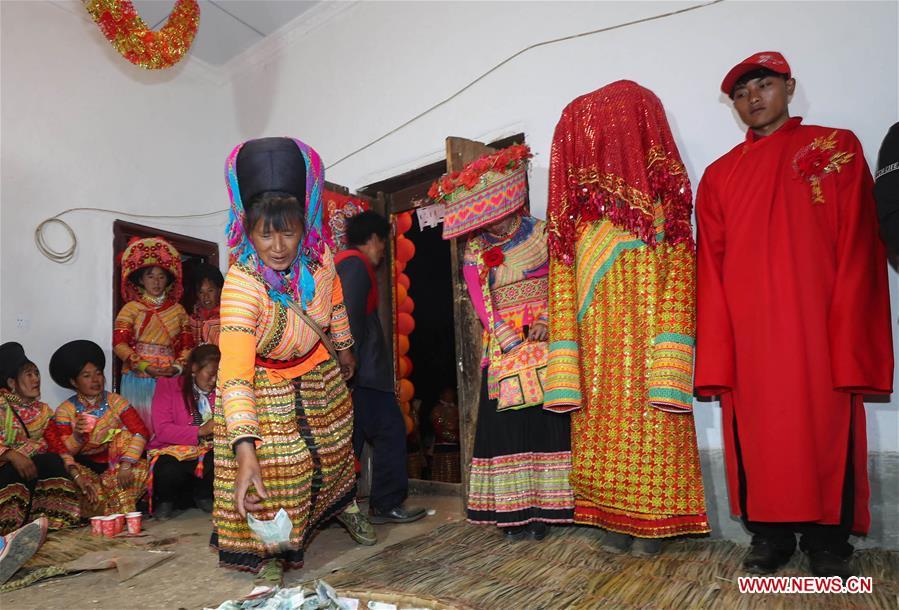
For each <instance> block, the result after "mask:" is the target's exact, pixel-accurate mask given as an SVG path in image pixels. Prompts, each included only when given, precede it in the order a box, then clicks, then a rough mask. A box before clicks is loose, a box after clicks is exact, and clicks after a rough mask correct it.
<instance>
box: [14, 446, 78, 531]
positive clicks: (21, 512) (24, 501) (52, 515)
mask: <svg viewBox="0 0 899 610" xmlns="http://www.w3.org/2000/svg"><path fill="white" fill-rule="evenodd" d="M33 459H34V463H35V466H37V469H38V478H37V479H34V480H32V481H28V482H25V481H23V480H22V479H21V477H20V476H19V475H18V473H17V472H16V471H15V468H13V465H12V464H5V465H4V466H3V467H2V468H0V535H5V534H8V533H10V532H12V531H13V530H15V529H17V528H20V527H22V526H23V525H25V523H27V522H29V521H32V520H34V519H36V518H37V517H40V516H44V517H47V519H48V521H49V522H50V529H62V528H65V527H73V526H76V525H78V523H79V521H80V520H81V509H80V506H79V501H80V492H79V490H78V488H77V487H76V486H75V483H74V482H73V481H72V480H71V479H69V478H68V477H67V476H66V474H65V472H66V470H65V466H64V464H63V462H62V459H61V458H60V457H59V456H58V455H56V454H52V453H43V454H38V455H36V456H34V458H33Z"/></svg>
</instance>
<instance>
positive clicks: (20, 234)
mask: <svg viewBox="0 0 899 610" xmlns="http://www.w3.org/2000/svg"><path fill="white" fill-rule="evenodd" d="M0 11H2V13H0V20H2V23H0V26H2V49H0V51H2V79H3V80H2V98H0V101H2V209H0V219H2V220H0V233H2V274H0V276H2V277H0V284H2V301H0V313H2V317H0V322H2V325H0V337H2V340H3V341H10V340H14V341H20V342H21V343H22V344H23V345H24V346H25V348H26V351H27V354H28V355H29V357H30V358H31V359H33V360H34V361H35V362H36V363H37V364H38V366H39V367H40V369H41V372H42V373H43V374H44V379H43V386H42V388H43V397H44V399H45V400H46V401H47V402H49V403H50V404H51V405H52V406H55V405H56V404H59V402H60V401H61V400H62V399H63V398H65V397H66V396H67V395H68V394H70V392H67V391H65V390H63V389H61V388H59V387H58V386H56V384H54V383H53V381H52V380H51V379H50V376H49V372H48V369H47V363H48V362H49V359H50V356H51V354H52V353H53V350H54V349H56V348H57V347H58V346H59V345H61V344H62V343H63V342H65V341H68V340H70V339H75V338H90V339H93V340H95V341H97V342H98V343H100V345H102V346H103V347H104V348H105V349H106V355H107V362H108V363H110V362H111V358H112V354H111V351H110V348H109V346H110V345H111V340H112V318H113V313H112V302H111V299H112V286H113V284H112V272H113V271H112V270H113V251H112V223H113V221H114V220H115V218H116V216H115V215H110V214H98V213H93V212H91V213H84V212H78V213H75V214H70V215H67V216H65V217H64V220H66V221H67V222H68V223H69V224H70V225H71V226H72V228H73V229H74V230H75V232H76V233H77V236H78V252H77V255H76V257H75V260H74V261H73V262H71V263H68V264H65V265H59V264H56V263H53V262H51V261H50V260H48V259H46V258H44V257H43V256H41V255H40V253H39V252H38V251H37V249H36V248H35V246H34V241H33V234H34V229H35V226H36V225H37V224H38V223H39V222H40V221H41V220H43V219H45V218H47V217H48V216H52V215H53V214H56V213H57V212H60V211H62V210H64V209H66V208H70V207H78V206H91V207H101V208H112V209H117V210H124V211H129V212H136V213H149V214H154V213H155V214H167V213H169V214H184V213H191V212H195V211H206V210H210V209H216V208H221V209H224V208H226V207H227V196H226V194H225V192H224V178H223V174H222V167H223V164H224V154H225V153H224V152H222V151H223V150H224V149H225V148H227V147H228V145H229V144H230V143H231V141H232V140H233V139H234V136H233V135H232V133H231V131H230V129H231V128H230V125H229V122H228V121H226V117H230V108H228V105H227V104H226V103H225V101H223V100H222V99H221V97H220V96H219V95H218V92H219V90H220V87H219V85H218V84H216V82H215V81H214V80H211V79H210V77H209V76H207V75H205V74H203V72H202V70H201V69H199V68H191V67H190V66H184V67H182V68H179V69H176V70H173V71H166V72H159V73H151V72H147V71H144V70H137V69H135V68H133V67H132V66H131V65H130V64H128V63H126V62H125V61H124V60H123V59H122V58H121V57H119V56H118V55H117V54H116V53H115V51H114V50H112V49H111V47H110V46H109V44H108V43H107V42H106V40H105V39H104V38H103V36H102V35H101V34H100V31H99V29H98V28H97V27H96V26H95V25H94V24H93V22H91V21H90V20H89V19H87V18H86V12H85V11H84V9H83V8H82V7H81V6H80V3H70V4H63V5H62V6H60V5H56V4H50V3H46V2H7V1H3V2H2V3H0ZM72 11H74V12H72ZM121 218H123V219H125V220H134V221H135V222H140V223H143V224H149V225H151V226H156V227H160V228H163V229H168V230H171V231H175V232H179V233H187V234H191V235H194V236H196V237H200V238H204V239H209V240H213V241H221V237H222V235H223V233H224V223H225V220H226V215H225V214H221V215H219V216H217V217H213V218H207V219H203V220H200V221H193V222H191V221H181V222H172V221H169V222H158V221H149V220H135V219H131V218H128V217H124V216H122V217H121ZM48 233H49V238H50V240H51V245H54V246H55V247H56V248H57V249H60V248H62V247H64V246H65V244H66V242H65V240H64V239H63V235H62V234H61V232H60V231H59V230H53V231H49V232H48ZM20 314H21V315H22V316H24V318H25V319H26V324H25V325H26V327H25V328H19V326H18V325H17V324H16V318H17V316H19V315H20ZM107 366H109V364H107ZM108 371H109V368H107V372H108Z"/></svg>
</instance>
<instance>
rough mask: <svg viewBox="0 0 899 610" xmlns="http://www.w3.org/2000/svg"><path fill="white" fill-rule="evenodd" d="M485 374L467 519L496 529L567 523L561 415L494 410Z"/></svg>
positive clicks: (566, 452) (567, 443) (566, 435)
mask: <svg viewBox="0 0 899 610" xmlns="http://www.w3.org/2000/svg"><path fill="white" fill-rule="evenodd" d="M496 407H497V401H496V400H491V399H490V398H489V396H488V394H487V375H486V372H485V373H484V376H483V378H482V380H481V401H480V407H479V408H478V424H477V431H476V432H475V441H474V455H473V457H472V460H471V478H470V480H469V488H468V521H469V522H471V523H480V524H495V525H498V526H499V527H512V526H516V525H525V524H527V523H530V522H532V521H543V522H545V523H571V522H572V519H573V513H574V495H573V493H572V491H571V487H570V485H569V484H568V475H569V472H570V471H571V426H570V420H569V417H568V415H567V414H563V413H551V412H549V411H544V410H543V409H542V408H541V407H540V406H534V407H528V408H525V409H518V410H504V411H497V410H496Z"/></svg>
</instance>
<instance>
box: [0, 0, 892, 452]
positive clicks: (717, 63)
mask: <svg viewBox="0 0 899 610" xmlns="http://www.w3.org/2000/svg"><path fill="white" fill-rule="evenodd" d="M0 5H2V22H3V23H2V28H3V29H2V35H3V42H2V44H3V47H2V51H3V65H2V67H3V83H2V84H3V93H2V95H3V97H2V103H3V109H2V113H3V142H2V143H3V182H2V187H3V209H2V225H3V226H2V233H0V236H2V237H0V243H2V257H3V260H2V263H3V274H2V275H3V277H2V282H0V295H2V297H0V298H2V301H0V305H2V310H0V311H2V313H0V315H2V318H0V321H2V325H0V335H2V338H3V340H10V339H16V340H22V341H23V342H24V343H25V344H26V346H27V347H28V349H29V352H30V353H31V354H32V355H33V357H34V358H35V359H37V361H38V362H39V363H40V364H43V363H46V361H47V359H48V358H49V355H50V353H51V351H52V349H53V347H55V345H56V344H58V343H60V342H61V341H62V340H64V339H68V338H70V337H74V336H92V337H94V338H95V339H97V340H100V341H103V342H104V345H106V344H108V339H109V337H110V327H111V315H112V314H111V311H110V306H109V302H108V298H109V297H108V295H109V293H110V290H111V288H110V287H111V278H110V275H111V269H112V266H111V265H112V263H111V260H110V259H111V247H110V239H111V222H112V219H111V218H109V217H106V216H98V215H84V214H80V215H76V216H71V217H69V218H70V222H71V224H72V225H73V227H74V228H75V229H76V231H78V233H79V239H80V240H81V246H80V250H79V257H78V259H77V260H76V262H75V263H74V264H72V265H66V266H58V265H55V264H53V263H50V262H49V261H47V260H46V259H43V258H42V257H40V255H39V254H38V253H37V251H36V250H35V249H34V247H33V246H32V244H31V232H32V230H33V227H34V225H35V224H36V223H37V222H38V221H39V220H41V219H42V218H44V217H46V216H48V215H50V214H52V213H55V212H56V211H57V210H59V209H63V208H65V207H70V206H73V205H102V207H117V208H120V209H128V210H132V211H144V210H148V209H152V210H166V211H206V210H209V209H215V208H216V207H222V208H223V207H224V206H225V205H226V203H227V200H226V195H225V190H224V186H223V180H222V175H221V167H222V164H223V161H224V158H225V156H226V154H227V153H228V152H229V151H230V148H231V146H233V145H234V144H235V143H237V142H239V141H241V140H243V139H247V138H251V137H259V136H263V135H294V136H297V137H299V138H301V139H303V140H305V141H306V142H308V143H309V144H311V145H312V146H314V147H315V148H316V149H317V150H318V151H319V152H320V153H321V155H322V157H323V159H324V160H325V163H326V164H330V163H332V162H333V161H334V160H336V159H338V158H340V157H342V156H343V155H344V154H346V153H348V152H350V151H351V150H354V149H355V148H357V147H359V146H362V145H364V144H366V143H367V142H369V141H371V140H373V139H374V138H376V137H378V136H380V135H381V134H383V133H385V132H386V131H388V130H389V129H391V128H393V127H395V126H396V125H399V124H400V123H402V122H404V121H406V120H407V119H409V118H410V117H412V116H413V115H415V114H417V113H418V112H420V111H422V110H424V109H425V108H427V107H429V106H430V105H432V104H434V103H437V102H439V101H440V100H442V99H443V98H445V97H446V96H448V95H449V94H451V93H452V92H454V91H455V90H457V89H458V88H460V87H461V86H463V85H465V84H467V83H468V82H469V81H470V80H471V79H473V78H474V77H476V76H477V75H479V74H481V73H482V72H484V71H485V70H487V69H488V68H490V67H491V66H493V65H494V64H496V63H498V62H499V61H501V60H503V59H504V58H506V57H508V56H510V55H512V54H513V53H515V52H517V51H518V50H520V49H521V48H523V47H525V46H527V45H529V44H533V43H536V42H540V41H542V40H546V39H548V38H554V37H558V36H565V35H570V34H574V33H578V32H582V31H586V30H592V29H597V28H601V27H605V26H610V25H615V24H620V23H624V22H628V21H632V20H634V19H639V18H643V17H648V16H652V15H657V14H660V13H664V12H669V11H672V10H677V9H680V8H684V7H687V6H691V4H690V3H678V2H656V3H643V2H602V3H600V2H575V3H562V2H551V3H550V2H364V3H358V4H350V3H336V4H335V3H325V4H323V5H320V6H319V7H317V8H316V9H313V10H312V11H310V12H309V13H308V14H307V15H305V17H304V18H303V19H302V20H301V21H300V22H299V24H300V27H299V29H298V30H295V31H294V32H293V34H292V35H291V34H287V35H284V36H280V37H279V36H275V37H274V38H273V39H271V40H269V41H266V42H263V43H262V44H261V45H259V46H257V47H255V48H253V49H251V50H250V52H249V53H248V54H246V55H245V56H242V57H240V58H238V59H237V60H235V61H234V62H232V63H231V64H229V65H228V66H226V68H225V69H224V70H223V71H222V72H221V73H218V74H217V75H213V78H206V76H205V75H204V73H203V72H202V71H201V70H199V69H193V68H194V67H196V62H193V64H192V63H191V62H190V61H188V62H187V65H186V66H184V67H179V68H176V69H175V70H172V71H166V72H164V73H162V74H152V73H145V72H140V71H137V70H135V69H133V68H131V67H130V66H128V65H127V64H123V63H122V61H121V60H120V59H119V58H118V57H116V56H115V54H114V52H113V51H111V50H110V49H109V48H108V45H107V43H106V42H105V40H103V38H102V36H100V34H99V32H98V31H97V30H96V28H95V27H94V26H93V24H91V23H90V22H87V21H84V20H83V19H81V20H80V21H79V19H77V18H75V17H74V16H73V15H71V14H66V13H65V12H64V11H62V10H61V9H59V8H57V7H56V6H54V5H48V4H43V3H17V2H7V1H4V2H2V3H0ZM897 25H899V16H897V3H896V2H873V3H866V2H797V3H781V2H735V1H729V2H725V3H723V4H718V5H714V6H710V7H707V8H703V9H700V10H697V11H693V12H690V13H687V14H683V15H679V16H674V17H670V18H666V19H663V20H658V21H653V22H649V23H643V24H639V25H635V26H630V27H626V28H623V29H618V30H614V31H610V32H606V33H602V34H599V35H596V36H591V37H587V38H580V39H576V40H573V41H568V42H564V43H561V44H558V45H553V46H549V47H542V48H539V49H536V50H533V51H530V52H528V53H526V54H525V55H523V56H521V57H519V58H517V59H515V60H514V61H512V62H511V63H509V64H507V65H505V66H504V67H502V68H501V69H500V70H499V71H497V72H495V73H493V74H492V75H490V76H488V77H487V78H486V79H484V80H483V81H481V82H480V83H479V84H477V85H475V86H474V87H473V88H472V89H470V90H468V91H467V92H465V93H463V94H462V95H461V96H459V97H458V98H456V99H454V100H453V101H451V102H449V103H448V104H447V105H445V106H443V107H441V108H439V109H438V110H436V111H434V112H433V113H431V114H429V115H427V116H426V117H424V118H423V119H421V120H419V121H417V122H416V123H414V124H412V125H410V126H409V127H407V128H405V129H403V130H402V131H400V132H398V133H396V134H394V135H392V136H390V137H389V138H387V139H386V140H384V141H383V142H381V143H379V144H376V145H375V146H373V147H371V148H370V149H368V150H366V151H365V152H363V153H361V154H359V155H357V156H355V157H353V158H351V159H349V160H347V161H345V162H343V163H341V164H339V165H337V166H336V167H334V168H332V169H330V170H329V171H328V179H329V180H332V181H335V182H338V183H341V184H344V185H347V186H350V187H351V188H358V187H360V186H364V185H366V184H369V183H371V182H374V181H376V180H380V179H383V178H386V177H390V176H393V175H396V174H399V173H402V172H404V171H407V170H409V169H413V168H415V167H419V166H421V165H424V164H426V163H428V162H432V161H434V160H437V159H440V158H442V156H443V154H444V144H443V141H444V138H445V137H446V136H449V135H454V136H463V137H468V138H473V139H481V140H489V139H493V138H496V137H501V136H504V135H510V134H513V133H517V132H520V131H523V132H525V133H526V135H527V139H528V142H529V143H530V144H531V146H532V147H533V149H534V152H535V153H536V154H537V157H536V160H535V163H534V167H533V170H532V176H531V185H532V191H531V201H532V206H533V209H534V211H535V213H536V214H537V215H543V214H544V212H545V205H546V203H545V202H546V191H547V172H548V156H549V155H548V153H549V147H550V142H551V138H552V132H553V128H554V127H555V123H556V121H557V120H558V117H559V114H560V113H561V110H562V108H563V107H564V106H565V105H566V104H567V103H568V102H569V101H571V100H572V99H573V98H574V97H576V96H578V95H580V94H582V93H586V92H589V91H592V90H594V89H596V88H598V87H600V86H602V85H604V84H607V83H609V82H611V81H614V80H617V79H620V78H629V79H632V80H636V81H637V82H639V83H641V84H642V85H644V86H646V87H649V88H650V89H652V90H653V91H655V93H656V94H657V95H658V96H659V97H660V98H661V100H662V102H663V103H664V104H665V107H666V109H667V111H668V116H669V120H670V121H671V123H672V127H673V128H674V131H675V136H676V137H677V140H678V143H679V145H680V147H681V153H682V155H683V157H684V161H685V163H686V165H687V168H688V170H689V172H690V176H691V178H692V179H693V182H694V185H695V184H696V183H698V180H699V177H700V176H701V173H702V170H703V168H704V167H705V166H706V165H708V164H709V163H710V162H711V161H713V160H714V159H715V158H717V157H718V156H720V155H721V154H723V153H724V152H726V151H727V150H729V149H730V148H731V147H732V146H734V145H735V144H736V143H737V142H738V141H739V140H740V139H741V138H742V137H743V129H742V127H741V126H740V125H739V122H738V120H737V118H736V117H735V115H734V113H733V112H732V110H731V109H730V105H729V103H728V102H727V100H726V98H725V97H724V96H723V95H721V94H720V93H719V92H718V85H719V83H720V81H721V78H722V76H723V75H724V73H725V72H726V71H727V70H728V69H729V68H730V67H731V66H732V65H733V64H734V63H736V62H737V61H739V60H741V59H743V58H744V57H746V56H748V55H749V54H751V53H753V52H755V51H759V50H769V49H777V50H781V51H783V52H784V53H785V54H786V56H787V58H788V59H789V60H790V62H791V64H792V66H793V68H794V72H795V74H796V76H797V78H798V80H799V86H798V93H797V95H796V98H795V99H794V102H793V105H792V110H793V113H794V114H798V115H803V116H805V117H806V120H807V121H808V122H812V123H818V124H827V125H834V126H839V127H846V128H850V129H852V130H854V131H855V132H856V134H858V136H859V137H860V138H861V141H862V143H863V145H864V147H865V152H866V154H867V156H868V160H869V162H870V163H873V161H874V158H875V156H876V151H877V147H878V146H879V142H880V140H881V138H882V137H883V135H884V134H885V133H886V130H887V128H888V126H889V125H890V124H892V123H893V122H895V121H896V120H897V119H899V110H897V87H899V82H897V72H899V68H897V65H899V64H897ZM297 32H299V34H298V33H297ZM216 79H220V80H221V81H222V82H223V83H224V84H223V85H221V86H219V85H217V84H216V83H215V81H216ZM109 125H113V126H114V128H113V129H114V131H110V127H109ZM223 225H224V215H223V216H222V217H221V219H220V222H206V223H205V224H203V225H200V224H190V225H189V226H176V225H159V226H163V227H164V228H171V229H172V230H176V231H180V232H186V233H193V234H196V235H198V236H200V237H205V238H208V239H216V238H217V237H219V236H220V230H221V228H222V227H223ZM91 244H96V245H98V246H99V247H98V248H93V247H91ZM7 270H13V272H12V273H8V272H7ZM891 279H892V283H893V288H894V289H895V290H894V295H895V296H894V312H897V313H899V280H897V277H896V276H895V275H893V276H892V277H891ZM61 303H65V307H64V308H63V307H62V306H61ZM20 311H25V312H31V313H30V316H31V328H30V329H29V330H27V331H22V330H20V329H18V328H16V325H15V316H16V314H17V313H18V312H20ZM61 312H62V313H61ZM44 370H46V369H45V368H44ZM53 387H54V386H53V384H52V383H47V384H45V388H47V390H50V389H52V388H53ZM897 387H899V385H897ZM897 404H899V400H897V401H894V402H891V403H889V404H877V405H869V409H868V412H869V416H870V418H869V435H870V445H871V449H872V450H875V451H877V450H880V451H897V450H899V438H897V436H899V433H897V430H899V417H897V409H896V405H897ZM719 417H720V416H719V408H718V405H717V403H703V404H699V405H698V406H697V410H696V419H697V426H698V428H699V431H698V432H699V439H700V444H701V446H702V447H708V448H717V447H719V446H720V443H721V432H720V422H719Z"/></svg>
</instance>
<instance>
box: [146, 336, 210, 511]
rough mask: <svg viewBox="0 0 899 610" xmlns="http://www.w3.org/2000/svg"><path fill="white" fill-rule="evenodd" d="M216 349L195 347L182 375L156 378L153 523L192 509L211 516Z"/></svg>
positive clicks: (152, 452)
mask: <svg viewBox="0 0 899 610" xmlns="http://www.w3.org/2000/svg"><path fill="white" fill-rule="evenodd" d="M220 357H221V354H220V353H219V350H218V347H216V346H215V345H211V344H209V345H201V346H200V347H198V348H196V349H195V350H194V351H193V352H192V353H191V355H190V358H189V359H188V361H187V365H186V366H185V373H184V375H183V376H179V377H169V378H160V379H159V380H158V381H157V383H156V391H155V393H154V395H153V432H154V435H153V440H151V441H150V445H149V447H148V449H149V453H148V456H149V458H150V467H151V475H150V483H149V484H150V493H151V497H152V502H153V504H152V507H153V514H154V516H156V517H157V518H159V519H168V518H170V517H171V516H172V511H174V509H175V506H176V504H177V505H179V507H180V508H185V507H189V506H191V500H193V505H196V507H197V508H199V509H201V510H203V511H205V512H207V513H211V512H212V481H213V459H212V407H213V405H214V404H215V379H216V375H217V373H218V366H219V358H220Z"/></svg>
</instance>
